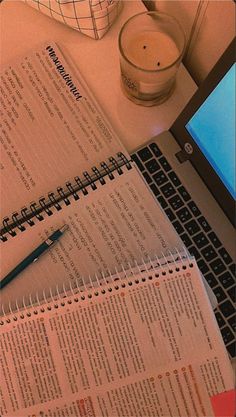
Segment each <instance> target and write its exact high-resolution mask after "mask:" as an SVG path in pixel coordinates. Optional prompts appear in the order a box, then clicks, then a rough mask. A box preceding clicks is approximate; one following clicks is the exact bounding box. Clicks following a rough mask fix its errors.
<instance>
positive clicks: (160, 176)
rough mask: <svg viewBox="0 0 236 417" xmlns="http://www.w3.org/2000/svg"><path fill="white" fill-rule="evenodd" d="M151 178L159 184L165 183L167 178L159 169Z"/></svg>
mask: <svg viewBox="0 0 236 417" xmlns="http://www.w3.org/2000/svg"><path fill="white" fill-rule="evenodd" d="M153 179H154V181H155V183H156V184H157V185H159V186H161V185H162V184H165V183H166V182H167V181H168V178H167V176H166V175H165V173H164V172H163V171H159V172H157V173H156V174H154V175H153Z"/></svg>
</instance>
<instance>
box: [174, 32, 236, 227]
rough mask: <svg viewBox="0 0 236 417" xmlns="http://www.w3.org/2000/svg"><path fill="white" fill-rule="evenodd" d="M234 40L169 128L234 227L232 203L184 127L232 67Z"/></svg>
mask: <svg viewBox="0 0 236 417" xmlns="http://www.w3.org/2000/svg"><path fill="white" fill-rule="evenodd" d="M235 39H236V38H234V40H233V41H232V42H231V43H230V45H229V46H228V48H227V49H226V51H225V52H224V54H223V55H222V56H221V58H220V59H219V61H218V62H217V63H216V65H215V66H214V68H213V69H212V70H211V71H210V73H209V74H208V76H207V78H206V79H205V80H204V81H203V83H202V84H201V86H200V88H199V89H198V90H197V92H196V93H195V94H194V96H193V97H192V98H191V100H190V101H189V103H188V104H187V106H186V107H185V108H184V110H183V111H182V112H181V114H180V116H179V117H178V118H177V119H176V121H175V122H174V124H173V125H172V127H171V129H170V131H171V133H172V134H173V136H174V137H175V139H176V141H177V142H178V143H179V145H180V147H181V148H182V150H183V152H184V154H185V157H186V159H188V160H189V161H190V162H191V163H192V164H193V166H194V168H195V169H196V170H197V172H198V174H199V175H200V176H201V178H202V179H203V181H204V183H205V184H206V186H207V187H208V189H209V190H210V192H211V193H212V194H213V196H214V197H215V199H216V201H217V202H218V203H219V205H220V206H221V208H222V209H223V211H224V212H225V214H226V215H227V217H228V218H229V220H230V221H231V223H232V224H233V225H235V200H234V198H233V197H232V195H231V194H230V192H229V191H228V189H227V188H226V186H225V185H224V184H223V182H222V181H221V180H220V178H219V176H218V175H217V174H216V172H215V171H214V169H213V167H212V166H211V165H210V163H209V162H208V160H207V159H206V157H205V156H204V154H203V153H202V152H201V150H200V148H199V147H198V146H197V144H196V142H195V141H194V140H193V139H192V137H191V135H190V133H189V132H188V131H187V129H186V127H185V126H186V125H187V123H188V122H189V120H190V119H191V118H192V116H193V115H194V114H195V112H196V111H197V110H198V108H199V107H200V106H201V105H202V104H203V102H204V101H205V100H206V98H207V97H208V96H209V95H210V93H211V92H212V91H213V90H214V88H215V87H216V86H217V85H218V83H219V82H220V80H221V79H222V78H223V77H224V75H225V74H226V73H227V71H228V70H229V69H230V68H231V67H232V65H233V64H234V62H235ZM222 106H223V103H222Z"/></svg>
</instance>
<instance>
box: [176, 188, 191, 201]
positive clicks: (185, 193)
mask: <svg viewBox="0 0 236 417" xmlns="http://www.w3.org/2000/svg"><path fill="white" fill-rule="evenodd" d="M178 191H179V193H180V194H181V197H182V198H183V200H184V201H189V200H190V199H191V197H190V195H189V193H188V191H187V190H186V188H184V186H183V185H181V187H179V188H178Z"/></svg>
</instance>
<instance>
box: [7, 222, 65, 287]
mask: <svg viewBox="0 0 236 417" xmlns="http://www.w3.org/2000/svg"><path fill="white" fill-rule="evenodd" d="M68 228H69V227H68V226H67V225H66V224H65V225H64V226H63V227H61V228H60V229H58V230H56V231H55V232H53V234H52V235H51V236H49V237H48V238H47V239H46V240H45V241H44V242H43V243H41V245H39V246H38V247H37V248H36V249H35V250H33V252H31V253H30V254H29V255H28V256H26V258H25V259H23V261H21V262H20V263H19V264H18V265H17V266H16V267H15V268H14V269H13V270H12V271H11V272H9V274H7V275H6V276H5V277H4V278H3V279H2V280H1V281H0V288H1V289H2V288H3V287H5V285H7V284H8V283H9V282H11V281H12V280H13V279H14V278H15V277H16V276H17V275H19V274H20V273H21V272H22V271H24V269H25V268H27V267H28V266H29V265H31V264H32V263H33V262H36V261H37V260H38V259H39V257H40V256H41V255H42V254H43V253H44V252H46V251H47V250H48V249H49V248H50V247H51V246H52V245H54V244H55V243H57V241H58V240H59V239H60V238H61V236H62V235H63V234H64V232H65V231H66V230H67V229H68Z"/></svg>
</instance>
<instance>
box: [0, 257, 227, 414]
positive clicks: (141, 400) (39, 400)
mask: <svg viewBox="0 0 236 417" xmlns="http://www.w3.org/2000/svg"><path fill="white" fill-rule="evenodd" d="M170 271H171V272H170ZM96 291H97V290H89V291H88V292H83V293H81V294H79V295H75V296H73V297H67V298H63V299H61V301H57V302H53V301H52V302H50V303H49V304H47V305H43V306H41V308H40V307H34V308H31V309H29V310H27V311H25V312H24V313H23V315H22V313H21V315H20V313H16V314H15V315H12V316H8V317H5V318H3V320H2V321H1V326H0V329H1V345H0V348H1V356H0V357H1V362H0V366H1V367H2V369H1V371H2V373H1V374H2V375H4V378H3V380H2V391H1V397H2V406H1V415H2V416H11V417H14V416H19V415H20V416H21V417H24V416H27V417H28V416H31V417H32V416H34V415H37V416H41V415H42V416H44V417H49V416H52V415H53V416H54V417H61V416H63V415H66V416H67V417H74V416H83V417H84V416H86V417H87V416H91V417H100V416H105V417H117V416H118V415H120V416H126V417H131V416H134V415H135V416H153V417H154V416H155V417H156V416H159V415H160V416H163V417H167V416H168V417H169V416H170V415H173V416H177V415H178V416H181V417H184V416H185V417H189V416H198V417H203V416H204V417H205V416H212V415H213V409H212V405H211V397H212V396H213V395H216V394H217V393H220V392H223V391H228V390H230V389H233V373H232V368H231V366H230V362H229V358H228V356H227V353H226V350H225V347H224V344H223V341H222V339H221V336H220V333H219V329H218V326H217V323H216V321H215V318H214V315H213V312H212V309H211V306H210V304H209V301H208V298H207V295H206V293H205V290H204V287H203V284H202V280H201V277H200V274H199V272H198V270H197V266H196V263H195V262H194V261H191V263H189V262H188V261H183V260H182V261H180V262H176V263H175V264H172V265H168V267H165V266H162V268H161V269H160V268H159V269H155V270H152V271H147V272H142V273H141V274H139V275H138V276H137V275H136V276H129V277H127V279H124V280H121V281H115V282H113V283H110V284H108V285H107V286H104V287H101V288H100V290H98V292H96ZM27 312H28V314H27Z"/></svg>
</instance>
